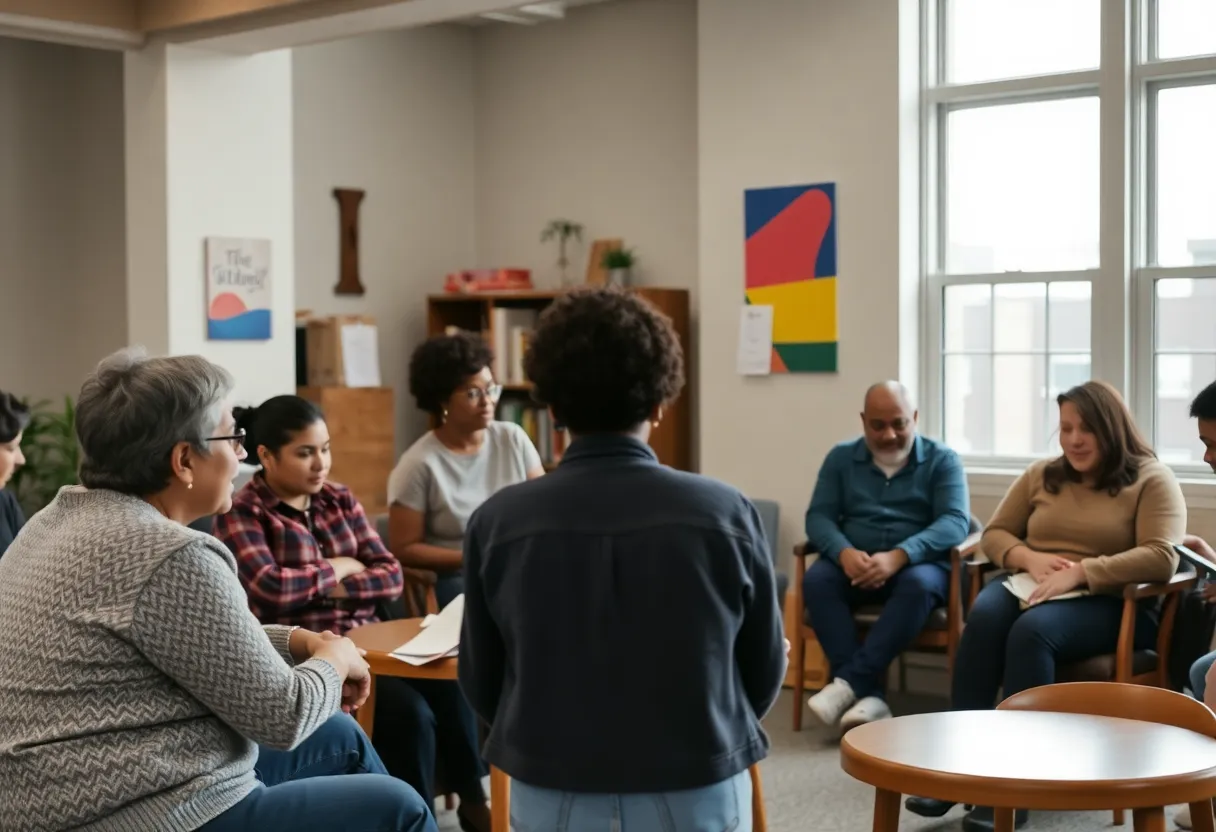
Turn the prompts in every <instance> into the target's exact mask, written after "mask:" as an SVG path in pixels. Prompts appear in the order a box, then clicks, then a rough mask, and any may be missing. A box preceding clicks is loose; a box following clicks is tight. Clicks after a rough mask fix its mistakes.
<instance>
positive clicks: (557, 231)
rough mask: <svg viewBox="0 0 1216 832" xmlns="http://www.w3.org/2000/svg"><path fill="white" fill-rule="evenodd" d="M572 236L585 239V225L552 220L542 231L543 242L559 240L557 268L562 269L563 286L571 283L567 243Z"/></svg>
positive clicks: (541, 238) (541, 239) (569, 221)
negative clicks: (568, 270)
mask: <svg viewBox="0 0 1216 832" xmlns="http://www.w3.org/2000/svg"><path fill="white" fill-rule="evenodd" d="M572 238H573V239H575V240H582V239H583V226H582V225H581V224H580V223H577V222H574V221H572V220H552V221H551V222H550V223H549V224H548V225H547V226H545V230H544V231H542V232H541V233H540V241H541V242H542V243H547V242H549V241H550V240H557V250H558V258H557V268H558V269H559V270H560V271H561V276H562V286H569V285H570V276H569V274H568V272H567V268H568V267H569V265H570V258H569V257H568V256H567V251H566V245H567V244H568V243H569V242H570V240H571V239H572Z"/></svg>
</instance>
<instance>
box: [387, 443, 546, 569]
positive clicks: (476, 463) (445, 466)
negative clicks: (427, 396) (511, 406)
mask: <svg viewBox="0 0 1216 832" xmlns="http://www.w3.org/2000/svg"><path fill="white" fill-rule="evenodd" d="M540 465H541V462H540V454H538V453H537V452H536V448H535V447H534V446H533V445H532V440H531V439H530V438H528V434H527V433H526V432H525V431H524V429H523V428H521V427H520V426H519V425H517V424H515V423H514V422H491V423H490V426H489V427H488V428H486V439H485V442H483V443H482V445H481V448H479V449H478V450H477V452H476V453H472V454H459V453H456V452H455V451H453V450H451V449H449V448H447V447H445V446H444V444H443V443H442V442H440V441H439V439H438V438H436V436H435V433H434V432H433V431H428V432H427V434H426V435H425V436H423V437H422V438H421V439H419V440H418V441H417V442H415V443H414V444H413V445H411V446H410V448H409V450H407V451H406V452H405V453H404V454H402V455H401V459H400V460H398V462H397V467H395V468H394V469H393V473H391V474H389V477H388V501H389V503H392V504H396V505H402V506H405V507H406V508H412V509H414V510H415V511H419V512H422V514H423V516H424V517H425V518H426V531H425V535H426V536H425V538H424V540H425V542H427V543H429V544H431V545H432V546H442V547H444V548H447V549H457V550H459V549H460V548H461V546H462V544H463V542H464V529H465V524H467V523H468V522H469V516H470V515H471V514H472V513H473V512H474V511H475V510H476V509H477V508H478V506H480V505H481V504H482V503H484V502H485V501H486V499H487V498H489V496H490V495H491V494H493V493H494V492H496V491H498V490H499V489H502V488H506V487H507V486H508V485H515V484H516V483H520V482H523V481H524V480H526V479H527V478H528V472H529V471H531V470H535V469H537V468H539V467H540Z"/></svg>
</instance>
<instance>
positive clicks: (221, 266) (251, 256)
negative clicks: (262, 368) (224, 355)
mask: <svg viewBox="0 0 1216 832" xmlns="http://www.w3.org/2000/svg"><path fill="white" fill-rule="evenodd" d="M205 248H206V256H205V258H204V261H205V264H206V266H205V268H206V281H207V338H209V339H210V340H212V341H268V340H270V315H271V313H270V310H271V299H272V297H273V295H272V294H271V288H272V287H271V275H270V240H255V239H241V238H234V237H208V238H206V241H205Z"/></svg>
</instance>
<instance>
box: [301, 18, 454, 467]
mask: <svg viewBox="0 0 1216 832" xmlns="http://www.w3.org/2000/svg"><path fill="white" fill-rule="evenodd" d="M472 51H473V33H472V31H471V30H469V29H467V28H462V27H439V28H432V29H421V30H409V31H398V32H386V33H383V34H378V35H370V36H366V37H361V38H357V39H351V40H344V41H338V42H335V43H329V44H324V45H320V46H310V47H304V48H301V49H297V50H295V53H294V62H295V66H294V84H295V171H296V181H295V201H296V236H295V239H296V243H295V249H296V305H297V307H298V308H300V309H311V310H313V311H314V312H315V313H317V314H334V313H367V314H372V315H375V316H376V317H377V319H378V322H379V324H380V366H381V372H382V374H383V378H384V383H385V385H388V386H393V387H395V388H396V390H397V402H396V404H397V444H398V448H399V449H400V448H403V447H404V445H405V444H407V443H408V442H409V441H410V440H412V439H414V438H417V436H419V435H420V434H421V432H422V431H423V430H424V429H425V427H424V424H425V418H424V417H423V416H422V414H420V413H419V412H418V411H417V409H416V408H415V406H414V403H413V400H412V399H410V398H409V395H408V392H407V373H406V368H407V366H408V362H409V353H410V350H411V349H412V348H413V347H414V346H415V345H416V344H417V343H418V342H419V341H421V340H422V339H423V338H424V337H425V334H426V319H425V313H426V295H427V293H429V292H436V291H439V290H440V289H441V288H442V285H443V276H444V275H445V274H447V273H448V272H450V271H453V270H455V269H460V268H467V267H469V266H470V265H471V264H473V263H474V262H475V260H476V255H475V252H476V249H475V240H474V224H473V216H474V214H475V210H474V149H473V148H474V132H475V122H474V93H473V55H472ZM335 187H344V188H362V189H364V190H365V191H366V192H367V194H366V196H365V197H364V200H363V205H362V208H361V211H360V230H361V235H362V236H361V241H360V261H361V267H362V279H363V285H364V286H365V287H366V288H367V294H366V295H364V296H363V297H362V298H349V297H338V296H335V295H334V293H333V288H334V285H335V284H336V283H337V281H338V209H337V203H336V201H335V200H334V198H333V196H332V194H331V192H332V190H333V189H334V188H335Z"/></svg>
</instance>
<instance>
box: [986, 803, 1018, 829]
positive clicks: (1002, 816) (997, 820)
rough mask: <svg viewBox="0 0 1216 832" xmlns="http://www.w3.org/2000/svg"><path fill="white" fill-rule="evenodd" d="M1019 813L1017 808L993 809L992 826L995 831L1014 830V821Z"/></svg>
mask: <svg viewBox="0 0 1216 832" xmlns="http://www.w3.org/2000/svg"><path fill="white" fill-rule="evenodd" d="M1016 813H1017V809H1002V808H1001V807H999V806H998V807H997V808H995V809H993V810H992V828H993V830H994V832H1013V821H1014V817H1015V815H1016Z"/></svg>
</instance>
